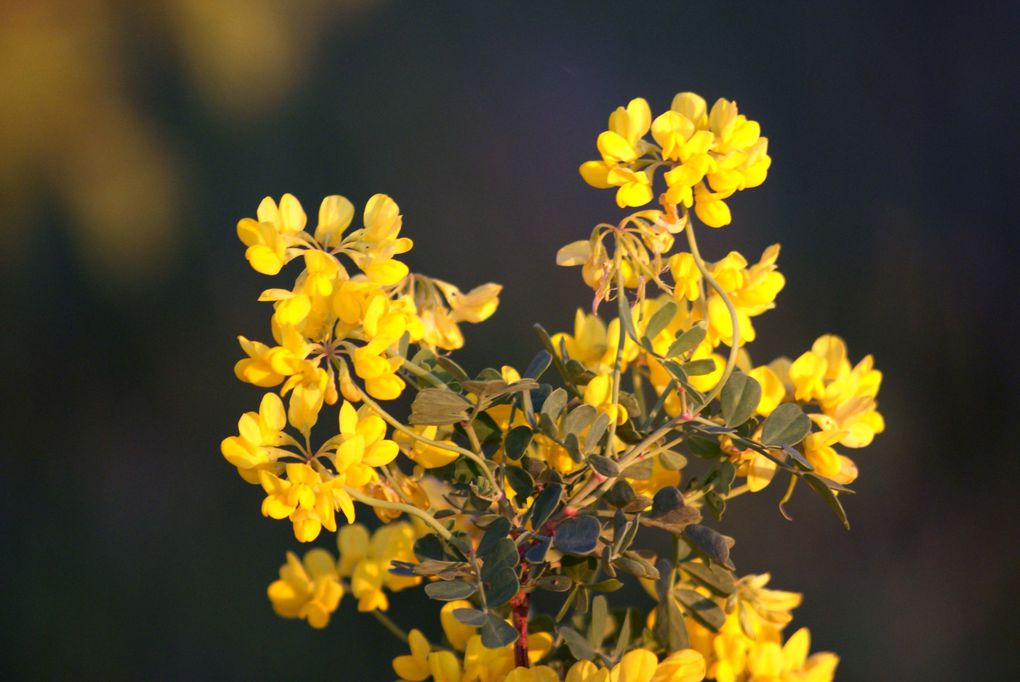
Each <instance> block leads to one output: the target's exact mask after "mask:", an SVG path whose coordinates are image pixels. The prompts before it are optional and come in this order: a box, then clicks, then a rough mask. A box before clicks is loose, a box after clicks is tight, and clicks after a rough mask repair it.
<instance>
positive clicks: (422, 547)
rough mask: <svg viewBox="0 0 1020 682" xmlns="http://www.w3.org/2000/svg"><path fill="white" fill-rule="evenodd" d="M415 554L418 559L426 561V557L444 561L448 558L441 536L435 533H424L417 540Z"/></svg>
mask: <svg viewBox="0 0 1020 682" xmlns="http://www.w3.org/2000/svg"><path fill="white" fill-rule="evenodd" d="M414 556H415V557H416V558H417V559H418V561H425V560H426V559H433V560H436V561H443V560H444V559H447V558H448V557H447V555H446V547H445V546H444V545H443V541H442V540H440V539H439V536H438V535H435V534H434V533H430V534H429V535H423V536H421V537H420V538H418V539H417V540H415V542H414Z"/></svg>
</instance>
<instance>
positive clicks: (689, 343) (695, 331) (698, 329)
mask: <svg viewBox="0 0 1020 682" xmlns="http://www.w3.org/2000/svg"><path fill="white" fill-rule="evenodd" d="M704 340H705V327H704V325H701V324H697V325H695V326H693V327H691V328H690V329H688V330H687V331H685V332H684V333H683V334H680V335H679V336H677V337H676V341H674V342H673V343H672V344H671V345H670V347H669V350H668V351H666V357H669V358H675V357H676V356H678V355H680V354H681V353H686V352H687V351H690V350H694V349H695V348H697V347H698V345H700V344H701V342H702V341H704Z"/></svg>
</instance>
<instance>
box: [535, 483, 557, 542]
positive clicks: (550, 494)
mask: <svg viewBox="0 0 1020 682" xmlns="http://www.w3.org/2000/svg"><path fill="white" fill-rule="evenodd" d="M562 496H563V486H562V485H560V484H559V483H551V484H549V485H547V486H546V487H545V488H544V489H543V490H542V492H540V493H539V494H538V496H537V497H536V498H535V501H534V502H533V503H532V504H531V527H532V528H533V529H535V530H536V531H537V530H541V528H542V524H544V523H545V522H546V521H548V520H549V517H550V516H552V513H553V512H554V511H556V507H558V506H559V504H560V498H561V497H562Z"/></svg>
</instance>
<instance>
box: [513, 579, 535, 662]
mask: <svg viewBox="0 0 1020 682" xmlns="http://www.w3.org/2000/svg"><path fill="white" fill-rule="evenodd" d="M527 578H528V565H527V564H524V565H523V566H522V567H521V584H522V585H523V584H524V583H525V582H526V581H527ZM530 610H531V593H530V592H526V591H525V588H524V587H522V588H521V590H520V591H519V592H518V593H517V594H516V595H514V598H513V599H511V600H510V613H511V620H512V622H513V626H514V629H515V630H517V633H518V636H517V641H516V642H514V665H515V666H516V667H518V668H530V667H531V663H530V661H529V660H528V611H530Z"/></svg>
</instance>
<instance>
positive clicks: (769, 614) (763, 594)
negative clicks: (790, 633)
mask: <svg viewBox="0 0 1020 682" xmlns="http://www.w3.org/2000/svg"><path fill="white" fill-rule="evenodd" d="M771 579H772V576H771V575H769V574H768V573H762V574H761V575H745V576H743V577H742V578H740V579H739V580H738V581H737V589H736V592H734V594H733V595H732V596H731V597H730V604H729V607H732V606H733V605H735V606H736V608H737V615H738V621H739V623H740V627H741V629H742V631H743V633H744V635H745V636H746V637H749V638H751V639H759V638H762V637H768V636H769V633H770V631H771V630H781V629H782V628H784V627H785V626H786V625H787V623H789V622H790V621H791V620H793V614H792V613H791V611H793V609H795V608H797V607H798V606H800V604H801V602H802V601H803V595H801V594H799V593H797V592H787V591H784V590H771V589H766V588H765V586H766V585H768V583H769V580H771Z"/></svg>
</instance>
